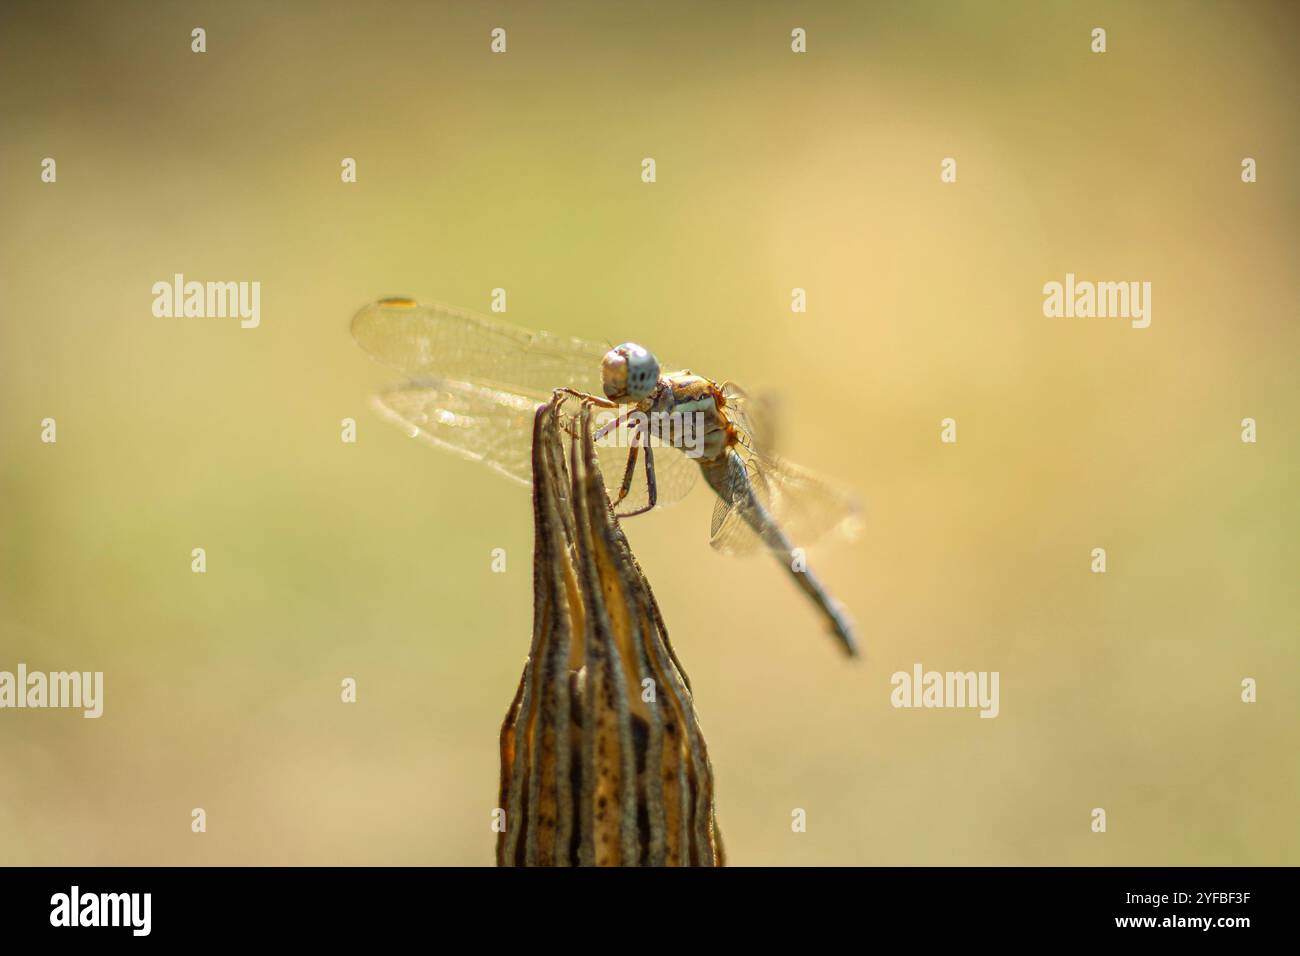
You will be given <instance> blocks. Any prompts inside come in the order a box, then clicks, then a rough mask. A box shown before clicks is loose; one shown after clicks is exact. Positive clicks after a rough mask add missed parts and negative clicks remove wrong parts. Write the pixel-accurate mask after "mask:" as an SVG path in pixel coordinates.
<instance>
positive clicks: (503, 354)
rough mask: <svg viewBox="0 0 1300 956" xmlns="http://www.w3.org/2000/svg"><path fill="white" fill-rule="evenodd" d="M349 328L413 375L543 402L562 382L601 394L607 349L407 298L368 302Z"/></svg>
mask: <svg viewBox="0 0 1300 956" xmlns="http://www.w3.org/2000/svg"><path fill="white" fill-rule="evenodd" d="M352 335H353V337H354V338H355V339H356V340H357V342H358V344H360V345H361V347H362V348H364V349H365V350H366V351H367V352H369V353H370V355H371V356H372V357H374V358H375V359H377V360H378V361H380V362H382V363H383V364H385V365H388V366H390V367H392V368H395V369H398V370H400V371H403V372H406V373H407V374H408V375H411V376H412V377H416V378H419V377H432V378H436V379H438V380H440V381H462V382H472V383H474V384H477V385H483V386H487V387H489V388H493V389H500V390H503V391H509V392H514V393H516V394H519V395H527V396H529V397H530V398H534V399H537V400H539V401H545V400H547V399H549V398H550V396H551V392H552V390H553V389H556V388H559V387H561V386H563V387H567V388H573V389H577V390H578V391H582V392H588V393H591V394H600V362H601V359H602V357H603V356H604V354H605V352H606V351H607V350H608V346H606V345H601V344H600V343H597V342H590V341H587V340H585V339H578V338H571V337H566V336H560V335H552V334H550V333H549V332H530V331H528V330H527V329H521V328H519V327H517V326H514V325H511V324H509V323H508V322H502V321H499V320H497V319H492V318H489V317H487V316H485V315H477V314H475V313H472V312H466V311H463V310H461V309H453V308H450V307H448V306H444V305H420V304H418V303H416V302H413V301H412V300H410V299H380V300H379V301H378V302H375V303H372V304H371V305H368V306H366V307H365V308H363V309H362V310H361V311H360V312H358V313H357V314H356V315H355V316H354V317H353V319H352ZM525 444H527V443H526V442H525Z"/></svg>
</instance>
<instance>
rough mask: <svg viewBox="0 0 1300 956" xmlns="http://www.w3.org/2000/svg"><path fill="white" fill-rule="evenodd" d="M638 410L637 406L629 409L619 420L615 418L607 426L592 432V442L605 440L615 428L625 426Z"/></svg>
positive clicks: (604, 425)
mask: <svg viewBox="0 0 1300 956" xmlns="http://www.w3.org/2000/svg"><path fill="white" fill-rule="evenodd" d="M636 410H637V406H635V405H633V406H632V407H631V408H629V409H628V410H627V411H625V412H624V413H623V414H622V415H619V416H618V417H617V418H615V419H614V420H613V421H610V422H606V423H605V424H603V425H601V426H600V427H599V428H597V429H596V430H595V431H594V432H592V434H591V438H592V440H593V441H600V440H601V439H602V438H604V437H605V436H606V435H608V434H609V433H610V432H611V431H613V430H614V429H615V428H617V427H618V426H619V425H621V424H623V423H624V422H625V421H627V418H628V416H629V415H631V414H632V413H633V412H635V411H636Z"/></svg>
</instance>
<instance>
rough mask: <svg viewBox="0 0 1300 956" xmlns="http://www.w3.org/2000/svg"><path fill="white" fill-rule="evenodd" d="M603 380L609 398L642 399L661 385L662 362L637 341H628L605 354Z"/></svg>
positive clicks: (601, 372) (634, 400)
mask: <svg viewBox="0 0 1300 956" xmlns="http://www.w3.org/2000/svg"><path fill="white" fill-rule="evenodd" d="M600 382H601V385H602V387H603V388H604V389H605V397H606V398H608V399H610V400H611V401H615V402H626V401H632V402H639V401H641V399H643V398H646V397H647V396H649V395H651V394H652V393H653V392H654V390H655V387H656V386H657V385H658V384H659V363H658V361H656V360H655V357H654V356H653V355H651V354H650V352H648V351H647V350H646V349H644V348H642V347H641V346H639V345H637V344H636V343H635V342H626V343H624V344H623V345H620V346H618V347H617V348H612V349H610V350H609V351H608V352H606V353H605V360H604V361H603V362H601V363H600Z"/></svg>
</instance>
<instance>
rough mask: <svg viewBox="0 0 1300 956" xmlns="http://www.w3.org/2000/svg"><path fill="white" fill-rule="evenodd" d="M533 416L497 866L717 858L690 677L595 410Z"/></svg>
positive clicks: (547, 409)
mask: <svg viewBox="0 0 1300 956" xmlns="http://www.w3.org/2000/svg"><path fill="white" fill-rule="evenodd" d="M564 438H565V431H564V429H562V428H561V427H560V422H559V418H558V414H557V409H556V407H555V404H554V402H552V403H551V404H548V405H543V406H541V407H539V408H538V410H537V414H536V417H535V419H534V422H533V515H534V523H535V535H536V536H535V543H534V548H533V640H532V647H531V650H530V652H529V656H528V661H527V663H526V664H525V665H524V673H523V677H522V679H521V680H520V683H519V689H518V691H516V693H515V698H514V701H513V702H512V703H511V705H510V709H509V710H508V711H507V713H506V719H505V723H504V724H503V725H502V727H501V796H500V799H501V808H502V809H503V810H505V827H504V828H503V830H502V832H501V833H500V834H499V835H498V838H497V864H498V865H499V866H574V865H577V866H593V865H594V866H638V865H649V866H718V865H721V863H722V841H721V838H720V836H719V834H718V828H717V821H716V819H715V816H714V807H713V769H712V767H711V766H710V764H709V756H708V750H707V748H706V746H705V743H704V735H703V733H702V732H701V731H700V726H699V721H698V720H697V719H696V715H695V708H694V704H693V699H692V696H691V690H690V682H689V681H688V679H687V677H686V673H685V671H683V670H682V667H681V664H680V662H679V661H678V660H677V657H676V655H674V653H673V650H672V646H671V645H670V644H669V642H668V631H667V629H666V628H665V627H664V622H663V617H662V616H661V615H660V613H659V606H658V604H656V603H655V599H654V594H653V593H652V592H651V590H650V585H649V582H647V581H646V579H645V575H644V574H643V573H642V572H641V568H640V566H639V565H638V564H637V562H636V559H635V558H634V557H633V555H632V551H631V549H630V548H629V547H628V543H627V539H626V538H625V537H624V535H623V531H622V529H621V528H620V527H619V525H618V521H617V519H615V517H614V514H613V511H612V509H611V508H610V505H609V499H608V497H607V496H606V493H605V485H604V481H603V479H602V477H601V472H600V469H599V467H598V465H597V462H596V449H595V444H594V442H593V441H592V437H591V413H590V408H587V407H584V408H583V409H582V411H581V413H580V416H579V420H578V428H577V430H576V436H575V437H572V438H571V440H570V442H569V446H570V447H569V461H568V463H567V467H566V461H565V441H564Z"/></svg>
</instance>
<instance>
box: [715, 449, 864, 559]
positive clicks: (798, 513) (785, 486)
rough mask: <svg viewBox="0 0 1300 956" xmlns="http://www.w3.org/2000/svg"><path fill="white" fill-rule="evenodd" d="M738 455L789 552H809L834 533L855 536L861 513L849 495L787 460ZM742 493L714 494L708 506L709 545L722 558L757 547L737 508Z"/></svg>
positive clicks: (748, 453) (747, 452) (742, 511)
mask: <svg viewBox="0 0 1300 956" xmlns="http://www.w3.org/2000/svg"><path fill="white" fill-rule="evenodd" d="M739 454H740V456H741V458H742V459H743V460H744V462H745V470H746V473H747V475H748V480H749V485H750V487H751V488H753V490H754V496H755V497H756V498H757V499H758V501H759V502H760V503H761V504H762V505H763V507H764V509H765V510H766V511H767V513H768V514H769V515H771V517H772V520H773V521H775V523H776V524H777V526H778V527H779V528H780V529H781V531H782V532H784V534H785V536H786V538H788V539H789V541H790V544H791V545H792V546H793V547H796V548H806V547H809V546H811V545H812V544H814V543H816V542H817V541H819V540H821V539H822V538H824V537H826V536H827V535H829V534H831V533H833V532H834V533H838V534H840V535H841V536H843V537H846V538H852V537H854V536H855V535H856V534H857V533H858V531H859V527H860V518H859V513H860V508H859V506H858V503H857V500H856V499H855V498H854V497H853V495H852V494H851V493H849V492H847V491H844V490H842V489H840V488H837V487H836V486H834V485H833V484H831V483H830V482H828V481H825V480H824V479H822V478H819V477H817V476H816V475H814V474H813V473H812V472H810V471H808V470H807V469H805V468H801V467H800V466H798V465H796V464H794V463H793V462H791V461H788V460H786V459H783V458H777V457H775V456H765V455H762V454H760V453H758V452H755V451H752V450H750V449H748V448H745V449H742V450H740V451H739ZM743 490H744V489H742V488H739V487H737V488H736V489H735V490H734V491H732V492H731V494H730V495H729V496H723V495H719V496H718V500H717V502H716V503H715V504H714V507H713V526H712V528H711V530H710V537H709V543H710V544H711V545H712V546H713V547H714V548H715V549H717V550H718V551H721V552H723V553H724V554H747V553H750V552H752V551H754V550H755V549H757V548H758V547H760V546H761V541H760V540H759V537H758V535H757V534H756V533H755V532H754V530H753V528H752V527H751V526H750V522H749V521H746V520H745V518H746V513H745V509H743V508H741V507H738V506H739V505H740V504H742V503H743V501H744V497H743Z"/></svg>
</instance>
